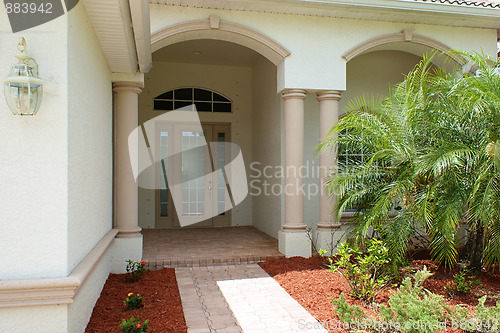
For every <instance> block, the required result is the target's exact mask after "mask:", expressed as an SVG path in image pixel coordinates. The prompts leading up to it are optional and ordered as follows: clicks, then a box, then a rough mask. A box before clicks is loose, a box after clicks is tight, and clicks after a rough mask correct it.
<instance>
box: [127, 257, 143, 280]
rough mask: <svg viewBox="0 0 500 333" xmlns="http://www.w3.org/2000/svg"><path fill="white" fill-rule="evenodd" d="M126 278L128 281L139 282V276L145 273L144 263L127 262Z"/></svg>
mask: <svg viewBox="0 0 500 333" xmlns="http://www.w3.org/2000/svg"><path fill="white" fill-rule="evenodd" d="M126 270H127V277H128V279H129V280H130V281H134V282H135V281H139V279H140V278H141V276H142V275H143V274H144V273H146V272H147V269H146V262H145V261H132V260H127V268H126Z"/></svg>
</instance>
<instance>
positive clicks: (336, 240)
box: [313, 224, 352, 255]
mask: <svg viewBox="0 0 500 333" xmlns="http://www.w3.org/2000/svg"><path fill="white" fill-rule="evenodd" d="M350 229H352V227H351V226H350V225H347V224H339V225H334V226H328V227H324V226H318V228H316V229H315V230H314V234H313V239H314V245H315V247H316V250H318V251H319V250H320V249H322V250H325V251H327V252H326V254H325V255H332V254H335V253H337V246H338V245H340V243H342V242H343V241H345V240H346V237H347V234H348V233H349V231H350Z"/></svg>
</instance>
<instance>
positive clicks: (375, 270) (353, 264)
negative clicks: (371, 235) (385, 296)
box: [320, 239, 391, 301]
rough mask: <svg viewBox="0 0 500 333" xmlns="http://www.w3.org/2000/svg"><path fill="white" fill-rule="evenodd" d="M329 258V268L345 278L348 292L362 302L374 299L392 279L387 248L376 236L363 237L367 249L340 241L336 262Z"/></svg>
mask: <svg viewBox="0 0 500 333" xmlns="http://www.w3.org/2000/svg"><path fill="white" fill-rule="evenodd" d="M321 252H322V251H320V253H321ZM328 260H329V262H330V265H329V267H330V271H331V272H332V273H335V272H340V273H341V274H342V275H343V276H344V277H345V279H346V280H347V283H348V284H349V286H350V287H351V290H352V292H351V295H352V296H353V297H355V298H358V299H362V300H364V301H369V300H373V298H374V297H375V296H376V295H377V293H379V292H380V291H381V290H383V289H384V288H386V287H387V286H388V285H389V282H390V280H391V277H390V276H389V274H388V272H389V270H388V263H389V261H390V260H389V255H388V249H387V247H386V246H385V245H384V243H383V242H382V241H380V240H378V239H368V240H366V251H362V250H361V249H360V248H359V247H358V246H356V245H352V246H350V245H349V244H348V243H347V242H343V243H342V244H340V245H339V247H338V259H337V260H336V261H335V262H334V261H333V260H332V259H331V258H328Z"/></svg>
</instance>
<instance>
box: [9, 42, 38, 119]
mask: <svg viewBox="0 0 500 333" xmlns="http://www.w3.org/2000/svg"><path fill="white" fill-rule="evenodd" d="M17 49H18V50H19V51H20V52H21V53H19V54H18V55H16V58H17V59H19V63H17V64H15V65H14V66H12V68H11V70H10V73H9V75H8V76H7V77H6V78H5V80H4V94H5V99H6V100H7V104H8V105H9V108H10V111H12V113H13V114H15V115H16V114H18V115H21V116H32V115H34V114H35V113H36V112H37V111H38V108H39V107H40V104H41V102H42V94H43V81H42V79H40V77H39V76H38V64H37V63H36V61H35V60H34V59H33V58H31V57H29V56H28V46H27V45H26V40H25V39H24V37H21V38H20V39H19V44H18V45H17Z"/></svg>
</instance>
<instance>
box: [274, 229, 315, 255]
mask: <svg viewBox="0 0 500 333" xmlns="http://www.w3.org/2000/svg"><path fill="white" fill-rule="evenodd" d="M278 244H279V246H278V248H279V251H280V252H281V253H283V254H284V255H285V257H287V258H290V257H295V256H298V257H304V258H309V257H311V253H312V251H311V240H310V239H309V237H307V233H306V231H305V230H295V231H290V230H289V229H288V230H286V231H283V230H281V231H279V233H278Z"/></svg>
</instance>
